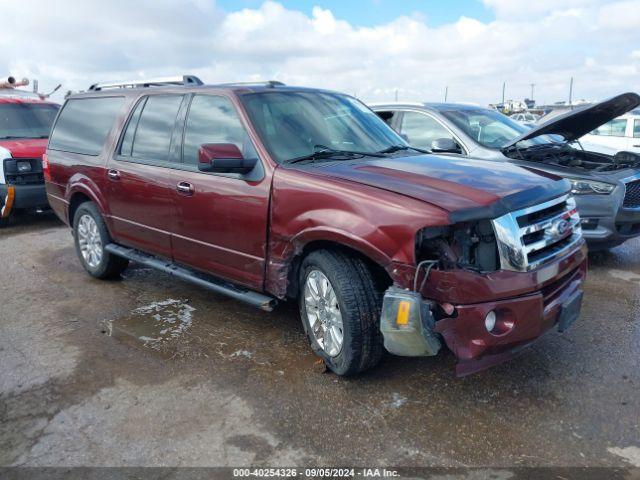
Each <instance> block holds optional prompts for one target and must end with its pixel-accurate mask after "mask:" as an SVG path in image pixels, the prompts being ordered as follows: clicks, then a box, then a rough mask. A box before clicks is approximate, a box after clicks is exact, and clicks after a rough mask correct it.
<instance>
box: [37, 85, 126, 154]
mask: <svg viewBox="0 0 640 480" xmlns="http://www.w3.org/2000/svg"><path fill="white" fill-rule="evenodd" d="M123 105H124V97H96V98H76V99H71V100H68V101H67V103H66V104H65V105H64V107H63V108H62V111H61V112H60V115H59V116H58V120H57V122H56V124H55V125H54V127H53V132H52V134H51V139H50V140H49V149H51V150H62V151H65V152H72V153H81V154H84V155H98V154H100V152H101V151H102V147H103V145H104V142H105V140H106V139H107V136H108V135H109V132H110V131H111V127H113V123H114V121H115V119H116V117H117V116H118V114H119V113H120V111H121V109H122V107H123Z"/></svg>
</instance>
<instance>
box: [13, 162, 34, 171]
mask: <svg viewBox="0 0 640 480" xmlns="http://www.w3.org/2000/svg"><path fill="white" fill-rule="evenodd" d="M16 167H17V169H18V173H27V172H30V171H31V162H16Z"/></svg>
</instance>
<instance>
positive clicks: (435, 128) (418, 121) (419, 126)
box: [400, 112, 455, 150]
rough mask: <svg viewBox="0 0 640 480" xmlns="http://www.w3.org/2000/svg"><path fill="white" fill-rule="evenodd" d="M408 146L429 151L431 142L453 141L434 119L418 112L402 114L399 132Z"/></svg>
mask: <svg viewBox="0 0 640 480" xmlns="http://www.w3.org/2000/svg"><path fill="white" fill-rule="evenodd" d="M400 133H402V134H403V135H405V136H406V138H407V141H408V142H409V144H410V145H413V146H414V147H418V148H424V149H427V150H429V149H430V148H431V142H433V141H434V140H437V139H439V138H450V139H451V140H455V139H454V138H453V136H452V135H451V134H450V133H449V131H448V130H447V129H446V128H444V127H443V126H442V125H441V124H440V123H438V122H437V121H436V120H435V119H433V118H431V117H429V116H427V115H424V114H422V113H418V112H404V115H403V117H402V129H401V132H400Z"/></svg>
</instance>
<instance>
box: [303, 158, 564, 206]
mask: <svg viewBox="0 0 640 480" xmlns="http://www.w3.org/2000/svg"><path fill="white" fill-rule="evenodd" d="M300 168H304V169H308V168H309V169H313V171H314V172H317V173H322V174H324V175H328V176H331V177H337V178H341V179H345V180H349V181H352V182H357V183H361V184H364V185H369V186H372V187H377V188H381V189H384V190H388V191H391V192H395V193H398V194H400V195H405V196H407V197H412V198H415V199H418V200H422V201H424V202H428V203H430V204H432V205H435V206H437V207H439V208H441V209H443V210H446V211H447V212H449V213H452V212H458V213H460V212H461V211H469V212H471V211H475V210H476V209H480V210H481V211H476V213H481V214H482V215H485V214H486V216H484V217H483V218H493V217H495V216H499V215H500V213H499V211H498V210H504V209H506V211H510V210H514V209H516V208H522V207H524V206H528V205H533V204H536V203H540V202H543V201H545V200H549V199H550V198H553V197H555V196H558V195H561V194H562V193H565V192H566V191H568V188H569V184H568V183H567V182H566V181H564V180H561V179H560V178H559V177H556V176H555V175H552V174H545V173H541V172H534V171H533V170H528V169H526V168H522V167H518V166H516V165H513V164H511V163H508V162H493V161H488V160H479V159H475V158H468V157H467V158H462V157H444V156H437V155H418V156H407V157H395V158H385V159H378V158H375V159H371V160H367V161H363V160H359V161H341V162H331V163H319V164H312V165H307V166H304V167H300ZM525 204H526V205H525ZM498 206H499V208H498ZM487 207H491V208H487ZM505 213H506V212H505ZM476 216H477V215H476ZM458 217H459V215H458Z"/></svg>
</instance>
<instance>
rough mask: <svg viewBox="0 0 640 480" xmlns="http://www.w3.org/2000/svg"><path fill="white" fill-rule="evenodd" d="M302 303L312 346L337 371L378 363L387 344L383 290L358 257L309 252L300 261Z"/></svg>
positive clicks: (349, 371) (354, 371) (358, 369)
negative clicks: (383, 329)
mask: <svg viewBox="0 0 640 480" xmlns="http://www.w3.org/2000/svg"><path fill="white" fill-rule="evenodd" d="M299 281H300V283H299V285H300V293H299V306H300V316H301V318H302V324H303V326H304V330H305V333H306V334H307V338H308V339H309V342H310V343H311V348H312V349H313V350H314V352H315V353H316V354H317V355H318V356H320V357H321V358H322V359H323V360H324V362H325V363H326V365H327V367H329V369H331V370H332V371H333V372H334V373H336V374H338V375H343V376H348V375H355V374H357V373H360V372H363V371H365V370H367V369H369V368H371V367H373V366H375V365H376V364H377V363H378V362H379V361H380V358H381V357H382V354H383V351H384V347H383V340H382V334H381V332H380V311H381V308H382V292H381V291H380V289H379V288H378V287H377V286H376V282H375V280H374V278H373V275H372V272H371V270H370V269H369V268H368V266H367V265H366V263H365V262H364V261H363V260H362V259H360V258H357V257H355V256H352V255H347V254H345V253H342V252H337V251H332V250H318V251H315V252H312V253H311V254H309V255H308V256H307V257H306V258H305V259H304V260H303V261H302V264H301V266H300V279H299Z"/></svg>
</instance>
